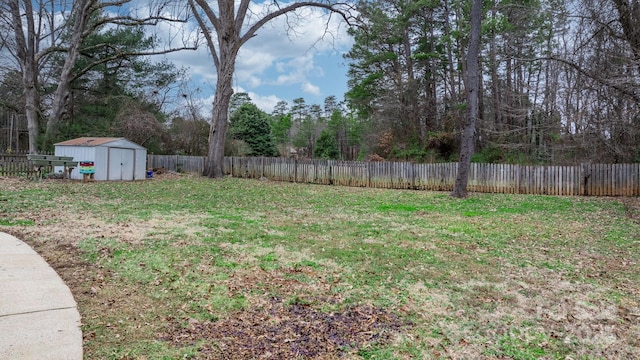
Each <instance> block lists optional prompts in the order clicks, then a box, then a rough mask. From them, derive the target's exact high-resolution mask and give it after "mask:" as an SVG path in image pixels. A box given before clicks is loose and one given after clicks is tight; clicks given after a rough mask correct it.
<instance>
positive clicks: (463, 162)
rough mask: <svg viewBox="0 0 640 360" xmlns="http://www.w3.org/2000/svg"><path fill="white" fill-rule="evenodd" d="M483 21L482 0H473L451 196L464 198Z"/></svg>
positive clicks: (476, 96)
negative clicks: (463, 115) (463, 105)
mask: <svg viewBox="0 0 640 360" xmlns="http://www.w3.org/2000/svg"><path fill="white" fill-rule="evenodd" d="M481 21H482V0H473V5H472V8H471V35H470V39H469V50H468V52H467V74H466V75H467V76H466V79H467V84H466V88H467V119H466V120H467V121H466V124H465V127H464V129H463V131H462V138H461V140H460V159H459V160H458V175H457V177H456V182H455V185H454V187H453V192H452V193H451V196H453V197H457V198H464V197H466V196H467V184H468V182H469V168H470V167H471V156H473V151H474V148H473V141H474V137H475V133H476V118H477V117H478V93H479V90H480V85H479V84H480V81H479V65H478V54H479V52H480V25H481Z"/></svg>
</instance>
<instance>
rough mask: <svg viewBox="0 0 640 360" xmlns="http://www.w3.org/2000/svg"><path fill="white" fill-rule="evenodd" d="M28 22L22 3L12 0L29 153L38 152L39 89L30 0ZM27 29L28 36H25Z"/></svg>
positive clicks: (12, 15)
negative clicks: (23, 20) (23, 12)
mask: <svg viewBox="0 0 640 360" xmlns="http://www.w3.org/2000/svg"><path fill="white" fill-rule="evenodd" d="M24 7H25V13H26V14H27V16H25V20H26V24H23V23H22V14H21V11H20V3H19V2H18V1H10V2H9V8H10V10H11V21H12V22H13V24H12V25H13V30H14V34H15V42H16V50H15V51H16V55H17V59H18V62H19V63H20V68H21V70H22V87H23V88H24V98H25V112H26V117H27V129H28V132H29V153H31V154H35V153H37V152H38V146H37V143H36V139H37V137H38V89H37V83H38V81H37V74H38V69H37V62H36V54H35V53H36V50H35V48H34V45H35V39H34V33H35V24H34V22H33V16H32V14H33V7H32V4H31V2H30V1H25V2H24ZM25 29H26V33H27V37H25Z"/></svg>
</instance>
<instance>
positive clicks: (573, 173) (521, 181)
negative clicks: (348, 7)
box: [148, 155, 640, 196]
mask: <svg viewBox="0 0 640 360" xmlns="http://www.w3.org/2000/svg"><path fill="white" fill-rule="evenodd" d="M148 165H149V167H164V168H166V169H168V170H173V171H184V172H195V173H202V172H203V171H204V158H203V157H195V156H162V155H149V161H148ZM457 171H458V164H457V163H438V164H416V163H408V162H358V161H337V160H295V159H286V158H265V157H226V158H225V163H224V172H225V174H227V175H231V176H233V177H240V178H256V179H257V178H261V177H264V178H267V179H269V180H274V181H288V182H300V183H311V184H325V185H343V186H356V187H374V188H388V189H415V190H432V191H451V190H453V185H454V183H455V178H456V174H457ZM468 190H469V191H474V192H486V193H505V194H540V195H585V196H639V195H640V164H581V165H576V166H524V165H510V164H480V163H473V164H471V169H470V171H469V184H468Z"/></svg>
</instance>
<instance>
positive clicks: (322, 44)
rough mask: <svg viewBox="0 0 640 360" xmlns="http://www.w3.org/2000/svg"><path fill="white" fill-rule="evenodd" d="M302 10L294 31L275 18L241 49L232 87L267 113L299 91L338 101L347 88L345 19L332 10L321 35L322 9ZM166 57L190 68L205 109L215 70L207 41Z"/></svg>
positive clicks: (308, 97) (311, 99)
mask: <svg viewBox="0 0 640 360" xmlns="http://www.w3.org/2000/svg"><path fill="white" fill-rule="evenodd" d="M254 6H256V7H259V6H260V5H258V4H254ZM304 11H305V13H304V14H303V15H302V17H301V19H304V21H300V22H299V23H298V24H297V26H296V32H295V34H293V33H291V32H289V33H287V31H286V29H287V28H286V26H285V23H284V19H276V20H273V21H272V22H271V23H268V24H267V25H266V26H265V27H264V28H263V29H261V30H259V31H258V33H257V36H255V37H254V38H252V39H251V40H249V41H248V42H247V43H246V44H245V45H244V46H243V48H242V49H241V50H240V55H239V58H238V61H237V64H236V72H235V76H234V88H235V91H236V92H246V93H248V94H249V96H250V97H251V98H252V100H253V102H254V103H255V104H256V105H257V106H258V107H260V108H261V109H262V110H264V111H266V112H268V113H271V112H272V111H273V107H274V105H275V104H276V103H277V102H278V101H280V100H284V101H287V102H288V103H289V104H290V105H291V104H292V100H293V99H295V98H300V97H302V98H304V99H305V101H306V103H307V104H308V105H311V104H320V105H322V104H323V102H324V99H325V98H326V97H327V96H330V95H335V96H336V97H337V99H338V100H339V101H340V100H342V99H343V96H344V93H345V92H346V91H347V76H346V73H347V70H348V66H347V63H346V60H345V59H344V58H343V56H342V55H343V54H344V53H345V52H347V51H349V49H350V48H351V45H352V42H353V40H352V39H351V37H350V36H349V35H347V31H346V30H347V27H346V24H344V23H343V22H342V21H341V19H339V18H338V17H336V16H333V17H332V19H331V21H330V22H329V32H330V33H331V35H330V36H326V35H325V32H324V30H325V24H326V19H327V18H326V14H324V13H323V12H322V11H320V10H316V9H305V10H304ZM256 12H257V10H256ZM323 35H325V36H324V39H323V40H321V38H322V37H323ZM167 58H168V59H169V61H172V62H173V63H175V64H176V65H178V66H184V67H185V68H187V69H188V70H189V75H190V77H191V82H190V85H191V86H192V87H193V89H195V88H198V89H199V90H200V91H199V93H198V97H199V102H200V103H201V104H202V106H203V109H204V111H205V113H208V111H209V110H210V108H211V103H212V100H213V94H214V91H215V79H216V76H215V68H214V66H213V61H212V60H211V56H210V55H209V53H208V50H207V49H206V47H205V46H202V47H201V48H199V49H198V50H197V51H195V52H194V51H185V52H180V53H174V54H170V55H168V56H167Z"/></svg>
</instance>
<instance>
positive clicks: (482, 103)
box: [0, 0, 640, 177]
mask: <svg viewBox="0 0 640 360" xmlns="http://www.w3.org/2000/svg"><path fill="white" fill-rule="evenodd" d="M472 4H475V5H476V7H473V6H472ZM249 5H250V2H249V1H248V0H240V1H231V0H221V1H219V4H218V6H217V7H216V8H211V7H210V5H209V3H208V2H206V1H204V0H190V1H188V2H187V3H179V2H174V1H170V0H166V1H158V2H154V3H153V6H150V5H149V6H148V7H145V9H144V11H140V10H139V9H135V8H133V3H131V2H130V0H119V1H115V2H113V1H110V2H103V1H99V0H76V1H74V2H73V3H72V4H71V5H70V3H69V2H64V1H56V0H38V1H28V0H0V10H1V11H0V56H1V57H2V61H0V108H1V111H0V113H2V114H7V113H10V112H13V113H19V114H21V115H23V116H24V118H26V121H27V124H28V135H29V136H28V148H29V150H30V151H31V152H36V151H38V150H46V149H48V148H49V147H50V146H51V144H52V143H54V142H56V141H57V140H61V139H66V138H70V137H76V136H83V135H92V136H126V137H128V138H130V139H131V140H133V141H136V142H138V143H140V144H142V145H144V146H146V147H148V148H149V149H150V151H152V152H157V153H162V152H165V153H176V152H178V153H184V154H193V155H201V154H205V155H207V157H208V162H207V164H208V165H207V169H206V171H205V172H206V175H208V176H213V177H216V176H220V175H221V166H222V165H221V164H222V162H221V156H222V155H223V154H224V152H225V151H226V153H227V154H244V155H270V156H271V155H281V156H291V155H292V154H294V153H295V154H296V156H303V157H304V156H307V157H311V156H314V157H323V158H340V159H356V158H359V159H366V158H368V157H370V156H372V157H375V158H377V159H381V158H382V159H389V160H391V159H404V160H414V161H451V160H453V161H456V160H458V156H459V154H460V150H461V147H460V143H461V135H462V134H463V133H465V132H464V131H463V129H467V130H468V132H466V133H467V134H468V135H469V136H468V138H470V139H471V140H472V142H471V145H475V148H476V149H477V154H476V155H475V158H476V160H481V161H511V162H523V163H575V162H579V161H602V162H636V161H640V147H639V146H638V145H637V144H638V143H639V142H640V62H639V61H640V30H638V27H637V24H638V23H639V22H640V3H639V2H638V1H637V0H603V1H595V0H571V1H561V0H484V1H482V2H481V3H480V2H478V1H475V0H474V1H472V0H375V1H360V2H356V3H353V4H351V5H350V6H349V7H345V5H344V4H338V3H333V2H313V1H311V2H309V1H305V2H292V3H287V4H279V3H277V2H274V3H273V6H265V8H264V9H265V11H264V13H262V14H254V13H251V14H248V12H250V10H249ZM309 6H312V7H317V8H321V9H323V10H324V11H327V12H332V13H335V14H339V15H341V16H342V17H343V18H344V19H345V20H346V21H348V23H349V24H350V25H351V27H350V33H351V35H352V36H353V38H354V45H353V47H352V48H351V50H350V51H349V52H348V53H347V54H346V55H345V58H346V59H347V60H348V61H349V79H348V82H349V91H348V92H347V94H345V100H344V101H338V99H337V98H336V97H333V96H332V97H328V98H327V99H326V101H325V103H324V104H322V105H317V104H313V105H307V104H306V103H305V101H304V99H303V98H299V99H295V100H293V104H291V105H290V104H288V103H286V102H281V103H279V104H278V105H277V106H276V108H275V109H274V111H273V113H271V114H266V113H265V112H263V111H261V110H260V109H258V108H257V107H256V106H255V105H254V104H252V103H251V99H249V98H248V96H247V95H246V94H236V95H235V96H232V95H233V90H232V86H231V85H232V79H233V72H234V70H235V59H236V56H237V54H238V51H239V49H240V48H241V47H242V46H243V45H244V44H245V43H246V42H248V41H250V40H251V38H253V37H254V36H255V35H256V33H257V31H258V30H259V29H261V28H262V27H263V26H264V25H265V24H266V23H267V22H269V21H270V20H272V19H274V18H276V17H278V16H284V15H286V16H291V17H290V20H292V21H291V22H290V23H291V24H295V21H293V19H296V20H300V19H298V18H295V17H294V14H296V11H297V10H299V9H301V8H304V7H309ZM351 8H355V9H356V10H357V11H355V12H353V14H357V16H355V17H351V16H350V15H349V14H350V12H349V10H350V9H351ZM138 14H144V16H139V15H138ZM479 19H482V22H481V23H477V22H474V21H472V20H479ZM189 21H192V22H194V23H195V24H197V25H198V26H199V28H200V31H199V35H200V36H195V37H191V36H184V38H186V39H200V40H201V41H203V42H204V44H206V46H207V47H208V48H209V50H210V53H211V55H212V65H213V67H214V68H215V70H216V74H217V82H218V83H217V84H216V86H217V87H216V93H215V97H214V104H213V105H214V106H213V112H212V113H211V116H210V117H209V116H203V115H202V112H201V111H200V109H199V108H198V106H197V105H195V102H194V96H193V94H191V93H190V92H189V91H188V90H186V88H184V84H183V83H181V80H182V79H183V75H184V72H183V70H181V69H177V68H176V67H175V66H174V65H173V64H168V63H155V62H151V61H149V58H148V57H146V56H147V55H152V54H163V53H167V52H171V51H178V50H188V49H193V48H195V47H196V46H197V45H198V40H196V41H195V42H191V43H180V44H175V43H174V44H168V43H167V42H166V41H164V42H163V40H166V39H158V38H157V37H155V36H154V35H153V34H151V33H149V32H148V29H149V27H150V26H151V25H157V24H159V23H163V22H169V23H172V22H173V23H176V22H177V23H181V22H189ZM472 24H476V25H477V27H478V29H479V32H478V33H477V35H478V36H477V38H474V37H473V36H471V34H472V33H473V32H472V31H471V30H472ZM474 26H475V25H474ZM476 40H478V41H479V42H478V43H477V49H476V50H477V54H478V58H477V60H476V59H475V58H474V57H472V56H471V55H472V53H473V52H475V51H472V50H473V48H474V46H472V45H473V44H475V43H476ZM476 83H477V91H475V95H476V96H477V97H475V98H473V97H470V94H472V93H473V90H474V89H475V88H476ZM170 94H173V95H175V94H180V95H178V96H171V95H170ZM474 99H477V105H474V104H475V103H476V100H474ZM167 109H179V110H171V111H169V110H167ZM5 117H6V116H5ZM12 119H13V118H12ZM470 120H471V121H472V122H470ZM1 123H2V122H0V124H1ZM11 124H13V120H12V122H11ZM469 124H472V125H474V126H473V127H469V126H468V125H469ZM12 126H13V125H12ZM8 138H9V139H10V141H9V144H6V146H7V147H12V146H13V145H14V144H12V141H15V139H19V137H8ZM471 148H473V146H472V147H471Z"/></svg>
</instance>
